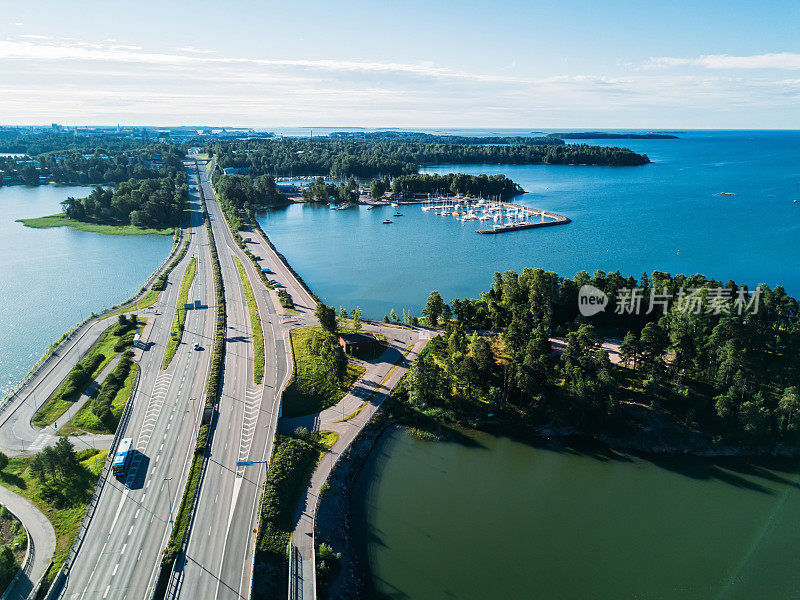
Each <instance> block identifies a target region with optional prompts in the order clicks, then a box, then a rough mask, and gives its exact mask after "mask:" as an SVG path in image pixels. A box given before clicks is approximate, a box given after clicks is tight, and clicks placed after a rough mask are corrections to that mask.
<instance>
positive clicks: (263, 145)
mask: <svg viewBox="0 0 800 600" xmlns="http://www.w3.org/2000/svg"><path fill="white" fill-rule="evenodd" d="M207 150H208V151H209V152H211V153H213V154H214V155H215V156H216V157H217V161H218V165H219V166H220V167H221V168H225V167H236V168H247V169H249V170H250V173H251V174H253V175H264V174H273V175H331V176H333V177H349V176H351V175H352V176H355V177H363V178H373V177H382V176H391V177H396V176H399V175H413V174H416V173H417V172H418V170H419V168H420V167H421V166H423V165H430V164H514V165H520V164H559V165H608V166H635V165H643V164H646V163H648V162H650V161H649V159H648V158H647V156H646V155H644V154H637V153H635V152H633V151H631V150H629V149H627V148H610V147H603V146H590V145H564V144H551V145H534V144H492V145H480V144H455V143H428V142H411V141H398V140H367V141H361V140H336V139H331V138H324V139H296V138H295V139H291V138H286V139H259V140H236V141H229V142H221V141H218V142H215V143H213V144H210V145H209V146H208V147H207Z"/></svg>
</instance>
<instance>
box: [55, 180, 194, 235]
mask: <svg viewBox="0 0 800 600" xmlns="http://www.w3.org/2000/svg"><path fill="white" fill-rule="evenodd" d="M187 193H188V188H187V186H186V182H185V178H184V177H182V176H176V177H175V178H174V179H173V178H170V177H160V178H158V179H144V180H130V181H126V182H123V183H121V184H120V185H119V186H117V187H115V188H101V187H97V188H95V189H94V190H92V192H91V193H90V194H89V195H88V196H87V197H86V198H71V197H70V198H67V199H66V200H64V202H62V203H61V205H62V207H63V210H64V214H65V215H66V216H67V217H69V218H70V219H75V220H78V221H90V222H95V223H104V224H110V225H135V226H137V227H143V228H154V229H163V228H166V227H175V226H179V225H180V223H181V217H182V216H183V211H184V208H185V206H186V199H187Z"/></svg>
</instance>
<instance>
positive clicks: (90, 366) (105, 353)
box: [33, 315, 142, 427]
mask: <svg viewBox="0 0 800 600" xmlns="http://www.w3.org/2000/svg"><path fill="white" fill-rule="evenodd" d="M141 323H142V321H137V320H134V318H133V317H131V318H130V319H128V318H126V317H125V315H120V316H119V319H118V321H117V323H116V324H115V325H112V326H111V327H109V328H108V329H107V330H106V331H104V332H103V334H102V335H101V336H100V338H99V339H98V340H97V342H95V344H94V346H92V347H91V349H90V350H89V352H87V353H86V356H84V357H83V358H82V359H81V360H80V362H78V363H77V364H76V365H75V366H74V367H73V368H72V370H71V371H70V373H69V375H67V378H66V379H65V380H64V381H63V382H62V383H61V385H60V386H59V387H58V389H57V390H56V391H55V392H54V393H53V395H52V396H50V398H48V400H47V402H45V403H44V404H43V405H42V406H41V408H39V410H38V411H37V412H36V414H35V415H34V417H33V424H34V425H36V426H37V427H46V426H47V425H50V424H51V423H53V422H55V420H56V419H58V418H59V417H60V416H61V415H63V414H64V413H65V412H66V411H67V410H68V409H69V407H70V406H72V404H73V403H74V402H75V401H76V400H78V399H79V398H80V397H81V394H83V392H84V391H85V390H86V389H87V388H88V387H89V385H90V384H91V382H92V381H93V380H94V379H95V378H96V377H97V376H98V375H99V374H100V372H101V371H102V370H103V369H104V368H105V367H106V365H107V364H108V363H109V362H110V361H111V360H112V359H113V358H114V357H115V356H116V355H117V354H119V353H120V352H122V351H124V350H125V349H126V348H128V347H129V346H130V345H131V343H132V342H133V335H134V333H135V332H136V329H137V328H138V326H139V324H141Z"/></svg>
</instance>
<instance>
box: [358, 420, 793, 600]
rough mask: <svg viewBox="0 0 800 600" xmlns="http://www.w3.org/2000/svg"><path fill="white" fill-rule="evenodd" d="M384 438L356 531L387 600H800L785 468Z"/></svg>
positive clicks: (489, 440) (484, 439)
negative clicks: (448, 599) (513, 599)
mask: <svg viewBox="0 0 800 600" xmlns="http://www.w3.org/2000/svg"><path fill="white" fill-rule="evenodd" d="M470 441H471V442H472V443H471V445H462V444H456V443H444V442H422V441H418V440H416V439H414V438H413V437H412V436H411V435H410V434H408V433H407V432H406V431H395V432H392V433H390V434H388V435H387V436H385V437H384V438H383V439H382V440H381V441H380V442H379V443H378V445H377V446H376V448H375V450H374V451H373V453H372V455H371V457H370V459H369V460H368V462H367V465H366V467H365V470H364V471H363V472H362V475H361V479H360V481H359V483H358V490H357V493H356V494H354V496H355V497H356V498H358V499H359V500H358V501H357V502H358V505H357V506H356V510H355V511H354V512H355V513H356V514H357V515H360V518H361V519H362V520H361V522H358V521H357V522H356V523H354V525H355V530H356V531H357V532H358V538H359V539H360V542H359V543H360V544H361V545H362V548H363V550H364V552H365V554H366V556H367V558H368V564H369V568H370V570H371V573H372V578H371V580H372V583H373V585H374V587H375V593H374V595H375V597H376V598H386V599H388V598H394V599H400V598H408V599H410V600H434V599H441V598H454V599H471V600H492V599H495V598H548V599H562V600H585V599H589V598H592V599H598V600H606V599H607V600H619V599H620V598H626V599H632V598H639V599H653V600H689V599H742V600H751V599H754V598H758V599H760V600H771V599H775V600H778V599H787V598H798V597H800V568H798V567H800V558H798V552H797V549H798V540H799V539H800V519H798V518H797V516H798V514H800V493H798V476H797V474H796V470H795V469H794V468H791V466H790V465H785V466H783V467H775V466H774V465H773V466H770V467H769V468H765V467H764V466H753V465H748V464H746V463H743V462H741V461H739V462H737V461H727V462H726V461H723V462H718V463H714V462H711V461H708V460H704V459H697V458H669V459H665V458H660V459H654V460H648V459H646V458H636V457H631V456H628V455H624V454H616V453H613V452H609V451H607V450H605V451H598V450H595V451H594V452H588V451H586V450H578V451H576V450H567V449H559V450H548V449H540V448H535V447H532V446H530V445H526V444H523V443H519V442H514V441H510V440H508V439H505V438H497V437H493V436H489V435H483V434H477V435H474V436H472V437H471V440H470Z"/></svg>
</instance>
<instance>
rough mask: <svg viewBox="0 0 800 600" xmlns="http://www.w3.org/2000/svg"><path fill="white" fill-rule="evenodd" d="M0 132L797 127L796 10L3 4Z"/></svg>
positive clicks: (799, 10)
mask: <svg viewBox="0 0 800 600" xmlns="http://www.w3.org/2000/svg"><path fill="white" fill-rule="evenodd" d="M4 4H5V5H6V6H5V7H4V8H3V11H4V19H3V20H2V22H0V122H2V123H50V122H53V121H55V122H60V123H65V124H70V125H71V124H79V125H81V124H116V123H117V122H120V123H122V124H128V125H137V124H165V125H166V124H175V125H177V124H221V125H233V126H253V127H270V126H364V127H380V126H398V127H404V126H405V127H489V128H492V127H494V128H500V127H508V128H537V127H541V128H559V127H565V128H571V127H575V128H582V127H593V128H599V127H618V128H621V127H631V128H780V129H793V128H800V35H798V33H797V32H798V30H800V2H796V1H795V2H779V1H766V2H761V3H754V2H741V1H738V0H728V1H727V2H716V1H713V2H712V1H705V2H704V1H702V0H699V1H695V2H681V1H678V2H675V1H673V2H660V3H656V2H638V3H634V2H630V1H625V2H616V1H613V0H608V1H605V2H571V1H569V0H562V1H561V2H536V1H530V2H509V1H502V0H499V1H495V2H486V1H484V2H472V1H463V2H446V3H445V2H430V1H428V2H417V1H404V2H402V3H389V2H347V1H342V2H337V3H331V2H313V1H305V2H286V1H284V2H281V3H272V2H258V1H256V0H248V1H228V2H219V1H217V2H205V1H194V2H180V3H178V2H170V1H168V0H167V1H165V0H162V1H161V2H151V1H148V0H137V1H136V2H127V3H117V2H108V1H107V0H106V1H105V2H93V1H82V2H79V3H65V2H50V1H44V2H41V1H40V2H35V3H27V4H23V3H10V2H7V3H4Z"/></svg>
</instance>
